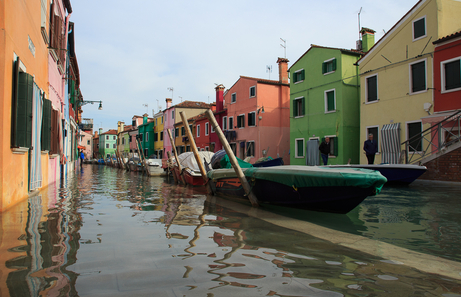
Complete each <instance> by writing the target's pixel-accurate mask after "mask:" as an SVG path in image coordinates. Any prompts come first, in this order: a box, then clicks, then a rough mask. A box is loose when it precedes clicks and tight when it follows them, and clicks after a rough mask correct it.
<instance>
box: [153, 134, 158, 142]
mask: <svg viewBox="0 0 461 297" xmlns="http://www.w3.org/2000/svg"><path fill="white" fill-rule="evenodd" d="M154 141H155V142H157V141H158V133H154Z"/></svg>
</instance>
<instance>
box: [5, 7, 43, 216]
mask: <svg viewBox="0 0 461 297" xmlns="http://www.w3.org/2000/svg"><path fill="white" fill-rule="evenodd" d="M40 5H41V3H40V1H1V2H0V25H1V28H0V69H1V70H2V71H1V72H0V121H1V122H0V125H1V127H2V129H0V190H1V191H0V195H1V196H0V211H4V210H6V209H7V208H9V207H12V206H13V205H14V204H16V203H17V202H19V201H20V200H22V199H25V198H27V196H28V153H24V154H14V153H13V151H12V149H11V148H10V142H11V141H10V139H11V96H12V73H13V59H14V53H16V55H18V56H19V58H20V59H21V61H22V63H23V64H24V66H25V67H26V71H27V73H29V74H31V75H33V76H34V77H35V82H36V84H37V85H38V87H39V88H41V89H42V90H43V91H45V93H46V97H47V98H48V97H49V94H48V60H47V57H48V49H47V45H46V44H45V42H44V40H43V38H42V35H41V32H40V22H41V19H40V18H41V14H40V11H41V8H40ZM28 36H30V38H31V40H32V42H33V44H34V46H35V57H34V56H33V55H32V53H31V51H30V50H29V42H28ZM43 167H44V168H48V164H47V165H46V166H42V168H43ZM46 180H48V177H46Z"/></svg>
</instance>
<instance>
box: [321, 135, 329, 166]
mask: <svg viewBox="0 0 461 297" xmlns="http://www.w3.org/2000/svg"><path fill="white" fill-rule="evenodd" d="M319 151H320V155H321V156H322V160H323V165H327V163H328V155H329V154H330V137H325V140H324V141H322V143H321V144H320V146H319Z"/></svg>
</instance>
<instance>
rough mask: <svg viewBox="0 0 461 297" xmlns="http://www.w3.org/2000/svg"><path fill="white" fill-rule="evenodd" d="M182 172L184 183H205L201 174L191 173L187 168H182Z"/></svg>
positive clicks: (196, 184)
mask: <svg viewBox="0 0 461 297" xmlns="http://www.w3.org/2000/svg"><path fill="white" fill-rule="evenodd" d="M183 174H184V179H185V180H186V184H188V185H191V186H194V187H197V186H204V185H205V181H204V180H203V177H202V175H192V174H191V173H190V172H189V171H188V170H184V171H183Z"/></svg>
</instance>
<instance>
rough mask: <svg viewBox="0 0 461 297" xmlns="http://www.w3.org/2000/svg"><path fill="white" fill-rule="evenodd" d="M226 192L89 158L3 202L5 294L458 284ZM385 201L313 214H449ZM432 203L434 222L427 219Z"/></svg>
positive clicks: (383, 221) (364, 218)
mask: <svg viewBox="0 0 461 297" xmlns="http://www.w3.org/2000/svg"><path fill="white" fill-rule="evenodd" d="M401 194H402V193H401V192H399V193H390V194H389V196H391V195H393V196H394V197H398V195H401ZM404 196H405V195H404ZM383 199H391V198H389V197H388V198H386V197H384V198H383ZM403 200H404V199H401V200H399V201H403ZM223 201H224V200H223V199H220V198H217V197H212V196H206V193H205V190H200V189H196V188H190V187H177V186H175V185H172V184H171V183H169V182H168V180H166V179H164V178H148V177H143V176H140V175H137V174H133V173H126V172H123V171H120V170H116V169H113V168H110V167H104V166H91V165H87V166H84V167H83V169H82V170H81V171H80V172H79V173H78V175H77V176H75V177H73V178H70V179H69V182H68V183H67V184H64V185H63V187H61V188H60V189H58V188H56V187H55V188H53V187H50V188H49V190H48V191H47V192H46V193H42V194H41V196H36V197H32V198H30V199H29V200H28V201H25V202H24V203H22V204H18V205H17V206H15V207H14V208H13V209H11V210H10V211H8V212H6V213H3V214H1V228H2V229H1V230H2V235H1V236H2V238H1V239H2V241H1V245H0V265H2V267H1V274H0V295H1V296H8V295H11V296H39V295H43V296H116V295H117V296H133V295H136V296H139V295H146V296H172V295H176V296H260V295H261V296H353V295H362V296H411V295H424V294H426V295H442V294H461V283H460V282H459V281H456V280H452V279H448V278H443V277H440V276H436V275H427V274H424V273H421V272H419V271H417V270H415V269H412V268H409V267H407V266H405V265H399V264H398V263H395V262H390V261H387V262H386V261H385V260H383V259H381V258H379V257H376V256H370V255H367V254H363V253H360V252H358V251H356V250H351V249H347V248H344V247H341V246H337V245H334V244H332V243H330V242H328V241H325V240H321V239H318V238H315V237H312V236H310V235H307V234H304V233H300V232H297V231H293V230H289V229H285V228H282V227H278V226H276V225H272V224H269V223H267V222H265V221H263V220H260V219H258V218H255V217H252V216H249V215H247V214H244V213H241V212H237V211H235V210H232V208H230V207H227V206H226V207H225V206H224V205H228V203H231V202H229V201H227V202H226V203H223ZM232 203H235V202H232ZM386 203H395V201H394V202H392V201H390V200H389V201H378V200H374V201H372V202H370V203H369V204H366V205H364V206H363V207H362V208H361V209H359V210H356V212H355V213H353V214H352V215H351V216H341V217H339V216H338V217H335V216H333V217H330V218H335V219H333V221H334V220H336V223H334V222H331V220H325V219H324V218H323V217H321V216H320V215H318V217H315V216H310V217H309V219H310V220H314V221H315V220H318V221H319V222H320V224H322V222H323V223H325V224H333V225H334V227H335V228H346V229H350V231H351V233H359V234H360V233H363V234H365V235H367V236H383V237H384V236H385V234H388V233H389V232H391V231H390V229H385V227H382V226H389V224H399V226H403V225H401V224H402V223H405V222H406V223H408V224H414V225H412V227H411V228H412V229H414V228H415V226H419V227H421V226H422V227H421V228H423V229H424V230H426V231H424V232H423V233H425V234H427V232H429V233H430V232H432V231H427V230H436V229H434V228H436V227H437V226H439V227H440V226H442V230H444V228H445V227H446V226H447V223H444V222H442V223H441V222H437V219H436V216H437V215H439V214H440V213H439V210H437V211H434V208H433V207H425V205H422V207H420V210H419V212H418V213H411V215H408V213H410V210H407V209H405V208H404V207H398V208H397V209H396V208H395V207H393V206H392V204H389V206H386ZM401 203H402V204H405V203H404V202H401ZM425 203H428V202H427V201H426V202H425ZM407 204H408V205H409V209H410V208H411V207H410V206H411V203H409V202H407ZM428 205H431V206H432V205H434V204H433V202H431V204H428ZM240 206H241V207H245V206H242V205H241V204H240ZM413 208H414V207H413ZM273 211H276V212H279V213H283V212H284V211H285V210H283V209H274V210H273ZM447 211H448V210H447ZM450 211H453V210H450ZM287 212H288V211H287ZM306 214H316V213H311V212H306V211H303V212H293V211H292V212H290V213H287V215H290V216H299V217H300V218H303V219H306ZM429 214H432V215H433V217H434V220H435V222H436V223H434V224H435V225H431V224H432V223H431V224H427V225H425V223H424V222H425V221H426V220H427V219H426V218H427V215H429ZM323 215H325V214H323ZM405 217H407V220H406V221H404V220H402V218H405ZM416 217H420V219H419V221H418V220H416V221H415V219H414V218H416ZM410 218H411V219H410ZM322 219H323V220H325V221H322ZM286 220H290V219H289V218H288V217H286ZM415 222H416V223H415ZM373 224H375V225H373ZM436 224H439V225H436ZM338 226H341V227H338ZM373 226H375V227H376V229H378V230H381V231H372V230H373ZM456 228H458V227H456ZM456 228H455V229H453V230H452V232H454V231H456V230H457V229H456ZM385 230H387V231H385ZM439 230H440V228H439ZM367 232H368V234H367ZM373 232H374V233H373ZM379 232H383V233H379ZM386 232H387V233H386ZM370 233H373V234H372V235H370ZM377 234H378V235H377ZM435 235H436V233H434V236H435ZM399 236H400V237H399ZM404 236H405V233H404V232H402V235H398V236H395V240H398V239H400V238H401V240H403V237H404ZM431 239H432V240H438V239H437V238H435V237H432V238H431ZM445 240H446V238H442V239H441V240H440V241H439V242H444V241H445ZM428 241H429V240H426V242H428ZM447 296H448V295H447Z"/></svg>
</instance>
